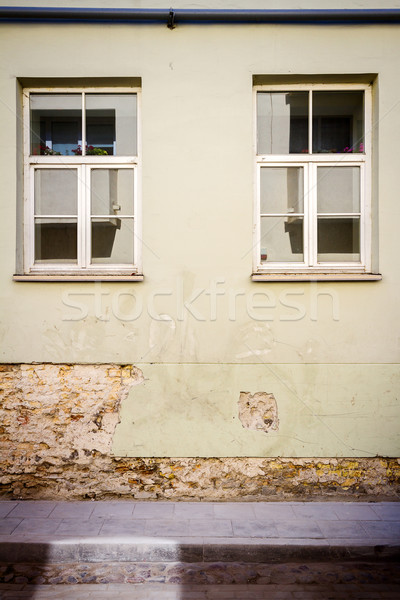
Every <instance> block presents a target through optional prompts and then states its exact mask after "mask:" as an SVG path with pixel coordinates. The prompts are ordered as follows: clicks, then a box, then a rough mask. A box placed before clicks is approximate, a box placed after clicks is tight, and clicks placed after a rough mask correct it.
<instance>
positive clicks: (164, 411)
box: [0, 0, 400, 500]
mask: <svg viewBox="0 0 400 600" xmlns="http://www.w3.org/2000/svg"><path fill="white" fill-rule="evenodd" d="M24 4H25V3H24V2H17V1H14V2H8V6H11V7H14V8H21V7H24ZM54 4H55V3H54V2H47V3H46V2H44V1H43V2H40V3H38V7H39V6H40V7H42V8H43V10H42V12H41V13H40V10H39V8H38V7H37V10H38V11H39V12H38V14H36V15H33V14H32V12H31V13H29V14H28V13H26V14H24V13H23V12H18V11H17V12H16V13H15V14H7V12H6V11H5V10H4V9H0V16H1V21H0V29H1V35H0V45H1V57H2V59H1V61H2V70H1V74H0V86H1V104H0V121H1V131H2V143H1V150H0V151H1V154H2V161H1V167H2V183H3V185H2V189H3V192H2V199H1V214H2V219H1V227H2V235H1V238H0V239H1V250H2V260H1V263H0V277H1V304H2V323H1V355H2V356H1V363H2V366H1V378H2V385H1V393H2V401H1V406H0V410H1V421H2V436H3V444H2V449H3V474H2V476H1V484H2V490H3V493H4V494H5V495H10V496H16V497H27V498H39V497H46V498H47V497H49V498H50V497H59V498H81V497H93V498H94V497H96V498H102V497H111V496H115V497H119V496H124V497H132V498H140V499H170V498H171V499H172V498H173V499H183V500H184V499H197V500H201V499H216V500H223V499H232V498H237V499H240V498H246V499H257V498H264V499H273V498H290V497H306V498H308V497H317V496H326V497H336V496H343V495H344V496H345V495H349V496H350V495H351V496H352V497H353V498H355V497H357V496H365V494H370V495H374V496H382V497H383V496H384V497H391V496H394V495H395V494H396V490H397V491H398V481H399V474H400V466H399V461H398V457H399V454H400V453H399V425H398V424H399V416H400V415H399V412H400V411H399V400H398V395H399V387H400V386H399V368H398V363H399V348H400V345H399V333H398V332H399V309H398V306H399V285H400V258H399V253H398V252H397V251H396V247H397V233H396V227H395V224H396V214H397V215H398V216H399V217H400V213H399V211H400V209H399V206H400V205H399V200H398V195H399V193H398V184H397V166H398V157H397V151H396V149H395V145H396V139H398V138H400V75H399V73H400V70H399V65H400V62H399V61H400V37H399V27H400V17H399V13H400V3H399V2H390V3H386V4H385V6H382V5H380V6H379V7H377V6H376V5H375V4H374V3H372V2H367V1H364V2H363V3H362V4H363V6H362V7H360V3H359V2H357V3H353V4H354V8H355V9H357V10H359V11H360V12H359V13H358V16H357V14H355V15H353V16H350V15H349V13H348V12H346V10H343V9H344V8H346V9H352V8H353V7H352V6H349V3H342V4H340V3H339V2H336V3H335V6H332V5H331V4H330V6H329V7H328V6H327V7H326V11H327V12H325V16H324V15H316V14H311V13H306V12H305V11H309V10H313V9H315V8H321V7H320V6H317V4H319V5H320V3H314V4H313V3H312V2H303V5H304V6H303V7H302V10H299V9H298V7H297V4H296V6H295V4H294V3H290V2H287V3H285V6H284V7H282V6H281V5H280V6H276V5H274V4H273V3H272V2H256V1H255V2H253V3H251V6H250V5H249V3H248V2H240V1H238V2H233V3H229V6H227V4H228V3H226V2H223V1H220V2H214V3H212V4H213V6H212V10H211V11H208V12H207V13H205V12H204V11H207V9H208V8H209V6H208V4H207V3H206V2H201V3H196V6H195V7H192V6H191V5H189V4H190V3H189V4H188V3H184V2H176V3H175V6H174V9H171V10H170V8H169V5H168V6H167V3H165V2H162V1H161V0H160V1H159V2H153V3H152V9H153V10H152V11H148V13H146V14H145V12H144V13H142V14H140V13H139V12H138V11H137V9H140V10H143V11H145V9H144V8H143V6H142V3H140V2H120V3H118V5H117V7H115V8H116V9H117V10H114V12H112V11H113V7H114V5H112V4H111V3H110V2H106V1H96V2H89V1H87V2H84V3H82V2H75V3H74V2H70V3H68V8H69V9H74V8H77V9H80V10H81V11H82V10H84V9H86V8H88V9H91V10H92V11H94V12H92V13H90V14H89V13H82V12H81V13H79V12H76V13H75V14H72V13H69V14H62V12H60V10H61V9H62V7H63V3H62V2H58V3H56V4H57V5H58V6H54ZM199 4H201V6H199ZM344 4H346V7H344ZM46 6H48V7H51V8H53V9H54V10H55V12H54V13H52V14H49V13H46V11H45V10H44V8H46ZM120 8H121V9H129V10H131V11H132V12H131V13H130V14H129V11H126V12H125V13H124V14H122V13H121V12H120V13H118V9H120ZM277 8H279V9H284V11H283V13H285V14H281V15H280V16H279V18H276V15H275V17H274V16H273V15H272V13H271V14H269V16H268V15H267V14H266V11H268V10H269V11H271V10H274V9H277ZM322 8H324V7H322ZM377 8H379V9H380V10H381V12H377V11H375V12H374V10H375V9H377ZM226 9H229V10H228V11H227V12H226V13H225V14H223V11H225V10H226ZM253 9H254V10H255V9H257V10H261V11H264V14H263V15H262V14H261V13H259V14H258V17H257V19H256V17H255V15H254V13H252V14H249V10H253ZM294 9H296V10H294ZM328 9H335V10H338V11H340V12H339V13H336V14H333V13H332V12H331V10H328ZM57 10H58V11H59V12H58V13H57V12H56V11H57ZM245 10H246V11H247V13H246V14H245V13H244V12H243V13H239V12H238V11H245ZM104 11H105V12H104ZM107 11H110V12H107ZM135 11H136V13H135ZM369 11H372V12H369ZM385 11H386V12H385ZM388 11H391V12H388ZM39 13H40V14H39ZM134 13H135V14H134ZM366 16H368V19H369V20H365V18H366ZM350 17H351V18H350ZM251 19H253V21H255V22H251Z"/></svg>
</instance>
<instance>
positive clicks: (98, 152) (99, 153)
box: [72, 145, 108, 156]
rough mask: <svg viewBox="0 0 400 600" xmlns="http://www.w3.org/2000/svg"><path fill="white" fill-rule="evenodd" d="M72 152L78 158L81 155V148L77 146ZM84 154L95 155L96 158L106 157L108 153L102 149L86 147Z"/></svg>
mask: <svg viewBox="0 0 400 600" xmlns="http://www.w3.org/2000/svg"><path fill="white" fill-rule="evenodd" d="M72 152H73V153H74V154H75V156H80V155H81V154H82V147H81V146H80V145H79V146H78V147H77V148H75V149H73V150H72ZM85 154H86V156H88V155H90V154H92V155H93V154H95V155H97V156H103V155H107V156H108V152H107V151H106V150H103V148H96V147H95V146H86V150H85Z"/></svg>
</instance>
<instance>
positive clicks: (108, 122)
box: [86, 94, 137, 156]
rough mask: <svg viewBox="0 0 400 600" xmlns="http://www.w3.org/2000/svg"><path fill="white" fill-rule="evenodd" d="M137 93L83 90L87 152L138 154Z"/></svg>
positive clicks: (118, 154) (123, 154)
mask: <svg viewBox="0 0 400 600" xmlns="http://www.w3.org/2000/svg"><path fill="white" fill-rule="evenodd" d="M136 138H137V132H136V95H135V94H86V142H87V150H86V153H87V154H89V155H90V154H103V155H117V156H135V155H136V154H137V140H136Z"/></svg>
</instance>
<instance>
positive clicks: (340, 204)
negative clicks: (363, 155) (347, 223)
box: [317, 166, 360, 213]
mask: <svg viewBox="0 0 400 600" xmlns="http://www.w3.org/2000/svg"><path fill="white" fill-rule="evenodd" d="M317 197H318V212H319V213H352V212H360V167H337V166H332V167H318V169H317Z"/></svg>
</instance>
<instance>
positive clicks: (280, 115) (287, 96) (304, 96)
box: [257, 92, 308, 154]
mask: <svg viewBox="0 0 400 600" xmlns="http://www.w3.org/2000/svg"><path fill="white" fill-rule="evenodd" d="M257 139H258V154H293V153H304V152H308V92H259V93H258V94H257Z"/></svg>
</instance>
